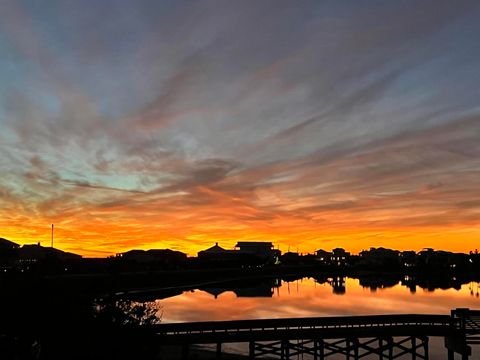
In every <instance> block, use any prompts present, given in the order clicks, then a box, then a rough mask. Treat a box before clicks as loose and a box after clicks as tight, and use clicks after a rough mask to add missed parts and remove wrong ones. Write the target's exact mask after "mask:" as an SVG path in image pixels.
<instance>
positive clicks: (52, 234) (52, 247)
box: [52, 224, 53, 248]
mask: <svg viewBox="0 0 480 360" xmlns="http://www.w3.org/2000/svg"><path fill="white" fill-rule="evenodd" d="M52 248H53V224H52Z"/></svg>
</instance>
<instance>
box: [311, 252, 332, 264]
mask: <svg viewBox="0 0 480 360" xmlns="http://www.w3.org/2000/svg"><path fill="white" fill-rule="evenodd" d="M315 257H316V260H317V262H319V263H320V264H322V265H330V263H331V261H332V253H331V252H329V251H326V250H322V249H320V250H317V251H315Z"/></svg>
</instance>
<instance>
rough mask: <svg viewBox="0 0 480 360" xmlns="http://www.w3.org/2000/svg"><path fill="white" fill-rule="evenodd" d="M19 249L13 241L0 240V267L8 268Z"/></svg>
mask: <svg viewBox="0 0 480 360" xmlns="http://www.w3.org/2000/svg"><path fill="white" fill-rule="evenodd" d="M19 247H20V245H18V244H16V243H14V242H13V241H10V240H7V239H4V238H0V267H2V268H3V267H4V268H8V267H10V266H11V265H12V264H13V263H14V262H15V260H16V258H17V256H18V248H19Z"/></svg>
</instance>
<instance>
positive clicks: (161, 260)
mask: <svg viewBox="0 0 480 360" xmlns="http://www.w3.org/2000/svg"><path fill="white" fill-rule="evenodd" d="M117 258H119V259H121V260H123V261H125V262H128V263H130V264H136V265H139V266H140V267H143V266H145V265H148V268H150V269H152V268H159V269H160V268H162V269H172V268H178V267H180V266H182V265H184V264H185V263H186V261H187V254H185V253H183V252H181V251H175V250H170V249H151V250H130V251H127V252H124V253H121V254H117Z"/></svg>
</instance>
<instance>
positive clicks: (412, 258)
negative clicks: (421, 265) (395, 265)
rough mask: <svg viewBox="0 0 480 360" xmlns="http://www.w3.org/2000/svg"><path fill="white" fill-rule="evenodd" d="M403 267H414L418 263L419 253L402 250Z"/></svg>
mask: <svg viewBox="0 0 480 360" xmlns="http://www.w3.org/2000/svg"><path fill="white" fill-rule="evenodd" d="M400 258H401V263H402V265H403V267H406V268H413V267H415V265H416V263H417V253H416V252H415V251H402V253H401V254H400Z"/></svg>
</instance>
